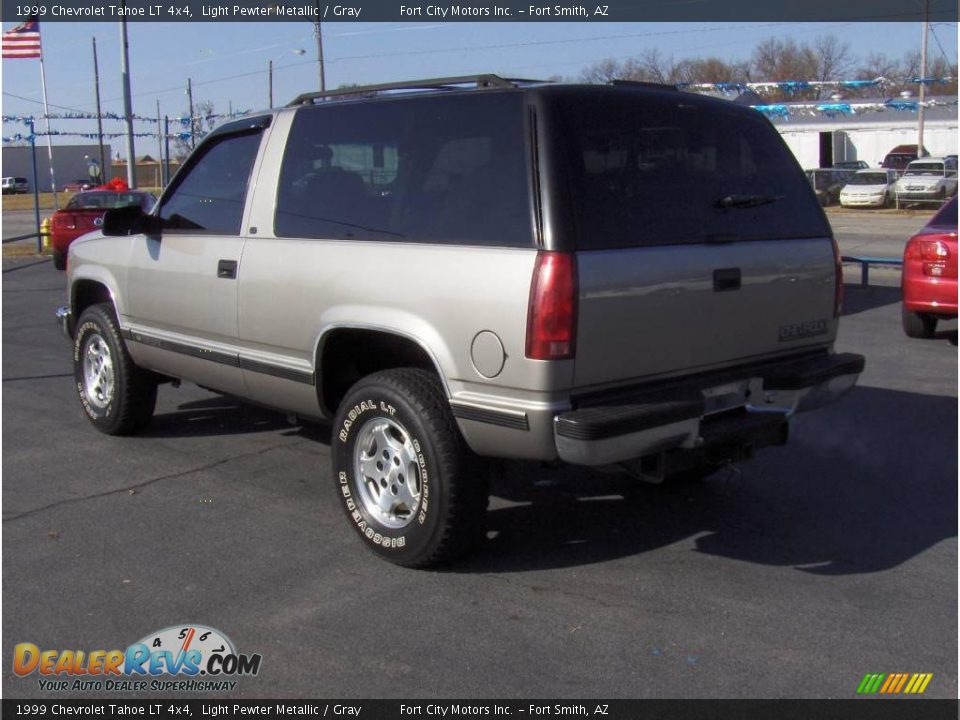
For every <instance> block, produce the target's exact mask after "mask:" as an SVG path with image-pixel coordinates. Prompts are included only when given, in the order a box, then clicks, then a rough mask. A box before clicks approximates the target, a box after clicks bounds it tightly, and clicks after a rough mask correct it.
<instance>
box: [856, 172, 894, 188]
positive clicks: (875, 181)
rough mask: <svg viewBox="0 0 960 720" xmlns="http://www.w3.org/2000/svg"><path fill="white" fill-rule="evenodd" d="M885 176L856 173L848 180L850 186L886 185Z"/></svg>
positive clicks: (878, 173) (882, 174)
mask: <svg viewBox="0 0 960 720" xmlns="http://www.w3.org/2000/svg"><path fill="white" fill-rule="evenodd" d="M888 182H889V180H887V174H886V173H882V172H875V173H857V174H856V175H854V176H853V177H852V178H850V180H849V184H850V185H886V184H887V183H888Z"/></svg>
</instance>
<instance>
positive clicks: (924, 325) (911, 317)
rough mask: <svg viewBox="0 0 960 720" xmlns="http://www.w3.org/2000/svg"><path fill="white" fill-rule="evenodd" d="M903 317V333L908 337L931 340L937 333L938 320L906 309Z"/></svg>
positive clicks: (903, 311) (902, 314)
mask: <svg viewBox="0 0 960 720" xmlns="http://www.w3.org/2000/svg"><path fill="white" fill-rule="evenodd" d="M901 317H902V320H903V332H904V333H906V335H907V337H912V338H926V339H929V338H932V337H933V336H934V335H935V334H936V332H937V319H936V318H931V317H929V316H928V315H922V314H920V313H915V312H910V311H909V310H907V309H906V308H903V309H902V313H901Z"/></svg>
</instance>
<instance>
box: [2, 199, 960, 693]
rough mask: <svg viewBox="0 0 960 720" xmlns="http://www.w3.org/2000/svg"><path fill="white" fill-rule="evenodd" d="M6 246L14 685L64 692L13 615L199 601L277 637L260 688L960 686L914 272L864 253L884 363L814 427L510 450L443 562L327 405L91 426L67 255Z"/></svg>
mask: <svg viewBox="0 0 960 720" xmlns="http://www.w3.org/2000/svg"><path fill="white" fill-rule="evenodd" d="M849 217H850V216H848V215H846V214H845V215H842V221H838V220H836V218H834V217H831V219H832V220H833V221H834V223H835V227H837V222H841V224H842V223H847V226H845V229H842V230H841V229H840V228H838V229H837V232H838V235H839V236H840V240H841V246H846V247H845V252H846V251H847V249H846V248H848V247H853V246H854V245H855V244H858V249H859V250H860V251H865V250H863V248H867V249H870V248H871V247H876V246H877V244H878V243H881V242H883V243H889V244H890V250H889V253H888V252H887V251H882V252H877V253H876V254H891V255H892V254H896V252H895V251H896V248H897V247H899V248H900V249H901V250H902V246H903V241H904V240H905V238H906V236H907V235H908V234H909V232H910V231H911V230H910V229H909V228H908V227H907V226H908V225H909V226H910V228H914V227H918V226H919V225H921V224H922V222H923V219H922V218H920V219H917V218H914V219H913V220H911V221H909V222H907V223H904V227H902V228H901V227H900V225H897V224H894V225H890V224H889V223H884V222H882V221H880V220H876V219H874V218H873V217H871V216H867V215H863V216H862V217H854V219H853V220H849ZM895 221H896V222H897V223H899V222H900V219H899V218H896V219H895ZM891 222H893V221H891ZM871 223H872V224H871ZM871 243H873V245H871ZM884 248H886V245H885V246H884ZM3 273H4V274H3V282H2V290H3V383H2V386H3V398H2V406H3V461H2V462H3V485H2V490H3V550H2V553H3V591H2V596H3V598H2V599H3V610H4V612H3V621H2V622H3V647H2V652H3V662H2V667H3V682H2V688H3V693H4V695H5V696H6V697H24V698H25V697H45V698H50V697H51V694H50V693H48V692H44V691H41V690H40V688H39V687H38V683H37V675H36V674H34V675H32V676H30V677H29V678H26V679H22V678H19V677H17V676H15V675H14V673H13V672H12V663H11V658H12V655H13V647H14V645H15V644H16V643H21V642H31V643H34V644H36V645H37V646H39V647H40V648H42V649H67V648H71V649H88V650H93V649H113V648H121V649H122V648H125V647H127V646H128V645H129V644H131V643H133V642H135V641H137V640H139V639H140V638H143V637H144V636H146V635H147V634H148V633H151V632H152V631H155V630H159V629H161V628H165V627H168V626H171V625H178V624H182V623H202V624H205V625H209V626H212V627H214V628H217V629H219V630H221V631H223V632H224V633H225V634H226V635H228V636H229V637H230V638H231V639H232V640H233V642H234V644H235V645H236V647H237V649H238V650H240V651H241V652H247V653H253V652H256V653H260V654H261V655H262V656H263V662H262V666H261V670H260V673H259V675H258V676H256V677H252V678H245V679H243V680H241V681H240V683H239V685H238V686H237V688H236V690H235V691H234V692H232V693H231V696H236V697H248V698H252V697H290V698H294V697H323V696H326V697H333V696H339V697H350V698H414V697H429V698H434V699H438V698H484V697H492V698H496V697H503V698H524V697H551V698H552V697H557V698H563V697H598V698H610V699H614V698H634V697H644V698H655V697H656V698H660V697H671V698H672V697H697V698H702V697H746V698H750V697H763V698H780V697H811V698H813V697H825V698H853V697H855V693H856V688H857V685H858V684H859V682H860V680H861V679H862V678H863V676H864V674H865V673H869V672H883V673H890V672H911V673H912V672H929V673H933V679H932V681H931V682H930V684H929V686H928V688H927V690H926V696H927V697H937V698H955V697H956V696H957V692H958V688H957V331H956V327H957V325H956V322H953V323H950V324H947V325H944V326H943V329H942V330H941V332H940V333H939V334H938V337H937V338H936V339H934V340H929V341H924V340H911V339H908V338H907V337H906V336H904V335H903V333H902V331H901V329H900V305H899V290H898V288H897V287H896V285H897V276H896V274H895V273H891V272H890V271H885V272H884V271H878V272H876V273H872V274H871V276H872V277H875V278H876V280H875V282H876V283H877V284H876V285H873V286H871V287H869V288H860V287H858V286H857V285H856V284H853V283H856V282H857V281H858V275H857V273H856V272H855V270H854V269H853V268H850V271H849V274H848V281H849V282H850V283H851V284H848V285H847V288H846V302H845V317H844V319H843V322H842V326H841V335H840V339H839V342H838V350H841V351H853V352H860V353H863V354H865V355H866V356H867V369H866V371H865V372H864V374H863V376H862V377H861V382H860V384H859V386H858V387H857V388H856V389H855V390H854V391H853V392H852V393H851V394H850V395H849V396H848V397H847V398H845V399H844V400H843V401H841V402H840V403H838V404H836V405H834V406H831V407H828V408H825V409H822V410H820V411H817V412H815V413H811V414H809V415H803V416H800V417H798V418H797V419H796V420H795V422H794V427H793V433H792V438H791V442H790V444H789V445H788V446H786V447H783V448H773V449H769V450H766V451H763V452H761V453H760V454H758V456H757V457H756V458H755V459H754V460H753V461H751V462H750V463H747V464H744V465H742V466H741V467H739V468H736V469H731V470H729V471H725V472H723V473H721V474H718V475H716V476H714V477H713V478H711V479H710V480H709V481H707V482H705V483H703V484H702V485H699V486H694V487H682V488H672V489H667V488H657V487H649V488H646V489H644V490H642V491H641V492H640V494H639V495H638V496H635V497H632V498H631V499H630V500H625V499H624V498H623V496H622V494H621V491H622V490H623V489H624V483H625V482H627V481H625V480H622V479H620V478H618V477H615V476H610V475H601V474H596V473H589V472H584V471H582V470H576V469H565V470H561V471H552V470H547V469H544V468H541V467H539V466H534V465H531V466H527V465H514V466H511V467H509V468H507V469H506V470H505V471H503V472H499V473H498V474H497V477H496V478H495V482H494V493H495V496H494V497H493V498H492V501H491V505H490V511H489V513H488V524H489V528H490V532H489V538H488V540H487V542H486V544H485V546H484V547H482V548H481V549H480V551H479V552H478V553H477V554H476V555H474V556H473V557H472V558H470V559H469V560H467V561H464V562H462V563H460V564H458V565H456V566H454V567H452V568H449V569H447V570H445V571H442V572H422V571H421V572H418V571H409V570H403V569H399V568H396V567H393V566H390V565H388V564H386V563H384V562H382V561H380V560H377V559H376V558H374V557H373V556H372V555H371V554H369V553H368V552H366V551H365V550H364V549H363V547H362V546H361V545H360V543H359V541H358V540H357V539H356V538H355V537H354V536H353V532H352V530H351V529H350V528H349V527H348V525H347V523H346V521H345V519H344V518H343V517H342V515H341V511H340V508H339V507H338V505H337V502H336V498H335V496H334V490H335V488H334V484H333V482H332V480H331V478H330V474H329V470H328V444H327V443H328V438H327V431H326V430H325V429H324V428H321V427H313V426H299V425H289V424H288V423H287V422H286V420H285V419H284V417H283V416H281V415H278V414H274V413H270V412H267V411H262V410H257V409H252V408H247V407H243V406H240V405H238V404H236V403H234V402H233V401H230V400H227V399H224V398H221V397H219V396H216V395H213V394H210V393H208V392H205V391H203V390H201V389H199V388H196V387H193V386H188V385H186V384H185V385H184V386H183V387H181V388H180V389H173V388H170V387H164V388H162V389H161V391H160V401H159V404H158V409H157V415H156V417H155V419H154V422H153V424H152V425H151V426H150V428H149V430H148V431H147V432H146V433H144V434H143V435H141V436H138V437H133V438H110V437H106V436H104V435H100V434H98V433H97V432H95V431H94V430H93V429H92V427H90V425H89V423H88V422H87V421H86V420H85V419H84V417H83V416H82V415H81V412H80V409H79V407H78V403H77V400H76V398H75V395H74V391H73V389H72V372H71V367H70V350H69V347H68V345H67V344H66V343H65V342H64V340H63V338H62V337H61V336H60V334H59V331H58V329H57V328H56V326H55V325H54V323H53V319H52V313H53V310H54V308H55V307H56V306H57V305H59V304H61V302H62V299H63V289H64V281H63V276H62V274H61V273H57V272H55V271H54V270H53V268H52V266H51V264H50V262H49V261H48V260H44V261H40V260H38V259H36V258H18V259H8V260H5V261H4V269H3ZM60 697H65V696H64V695H61V696H60Z"/></svg>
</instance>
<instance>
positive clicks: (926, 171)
mask: <svg viewBox="0 0 960 720" xmlns="http://www.w3.org/2000/svg"><path fill="white" fill-rule="evenodd" d="M895 190H896V194H897V200H898V201H900V202H903V201H904V200H907V201H909V200H944V199H946V198H948V197H950V196H951V195H955V194H956V192H957V161H956V160H955V159H953V158H922V159H920V160H914V161H913V162H912V163H910V164H909V165H907V169H906V170H904V172H903V177H901V178H900V179H899V180H897V184H896V186H895Z"/></svg>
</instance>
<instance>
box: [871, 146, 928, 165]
mask: <svg viewBox="0 0 960 720" xmlns="http://www.w3.org/2000/svg"><path fill="white" fill-rule="evenodd" d="M922 155H923V157H929V156H930V153H929V152H928V151H927V149H926V148H923V153H922ZM917 157H919V156H918V155H917V146H916V145H897V146H896V147H895V148H894V149H893V150H891V151H890V152H888V153H887V156H886V157H885V158H883V162H881V163H880V167H882V168H889V169H891V170H904V169H906V167H907V165H909V164H910V163H912V162H913V161H914V160H916V159H917Z"/></svg>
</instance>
